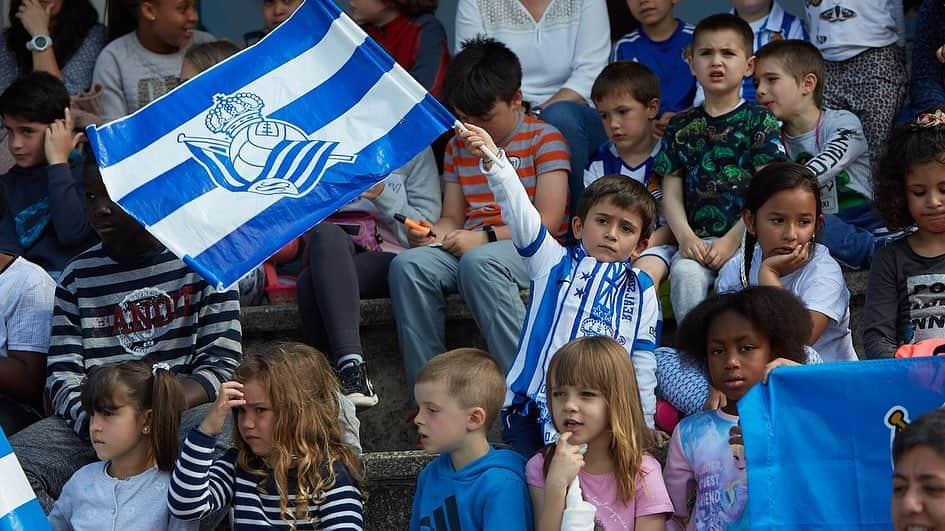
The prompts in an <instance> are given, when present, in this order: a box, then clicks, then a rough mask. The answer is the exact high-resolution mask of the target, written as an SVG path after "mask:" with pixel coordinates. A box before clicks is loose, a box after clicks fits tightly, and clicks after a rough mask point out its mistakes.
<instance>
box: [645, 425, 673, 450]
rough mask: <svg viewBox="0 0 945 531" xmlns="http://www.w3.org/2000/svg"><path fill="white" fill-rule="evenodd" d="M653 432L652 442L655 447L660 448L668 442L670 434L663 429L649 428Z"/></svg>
mask: <svg viewBox="0 0 945 531" xmlns="http://www.w3.org/2000/svg"><path fill="white" fill-rule="evenodd" d="M650 431H651V432H652V433H653V442H654V443H655V444H656V447H657V448H662V447H664V446H666V443H668V442H669V439H670V435H669V434H668V433H666V432H665V431H663V430H660V429H655V430H650Z"/></svg>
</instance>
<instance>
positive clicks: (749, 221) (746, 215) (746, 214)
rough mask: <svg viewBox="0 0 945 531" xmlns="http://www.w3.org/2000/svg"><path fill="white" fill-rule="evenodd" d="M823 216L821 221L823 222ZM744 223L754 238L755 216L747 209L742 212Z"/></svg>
mask: <svg viewBox="0 0 945 531" xmlns="http://www.w3.org/2000/svg"><path fill="white" fill-rule="evenodd" d="M822 218H823V216H821V221H823V219H822ZM742 221H744V222H745V230H746V231H748V233H749V234H751V235H752V236H754V235H755V216H754V214H752V213H751V211H750V210H748V209H747V208H746V209H745V210H742Z"/></svg>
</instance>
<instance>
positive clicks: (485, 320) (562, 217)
mask: <svg viewBox="0 0 945 531" xmlns="http://www.w3.org/2000/svg"><path fill="white" fill-rule="evenodd" d="M521 82H522V68H521V65H520V64H519V62H518V58H517V57H516V56H515V54H514V53H512V51H511V50H509V49H508V48H506V47H505V45H503V44H501V43H499V42H497V41H495V40H492V39H486V38H477V39H473V40H471V41H468V42H466V43H465V46H464V48H463V50H462V51H461V52H460V53H459V54H457V55H456V57H454V58H453V61H452V62H451V63H450V66H449V67H448V69H447V71H446V75H445V78H444V80H443V89H442V90H443V100H444V101H446V103H447V104H448V105H450V106H451V107H453V110H454V112H455V113H456V115H457V116H458V117H459V118H460V120H462V121H464V122H468V123H472V124H475V125H478V126H480V127H482V128H483V129H485V130H486V131H488V132H489V134H490V135H492V138H496V139H500V140H499V141H498V142H496V144H497V145H498V146H499V147H500V148H501V149H503V150H504V151H505V155H506V157H507V158H508V159H509V160H510V161H511V162H512V165H513V166H514V167H515V169H516V172H517V173H518V176H519V178H520V179H521V180H522V184H523V185H524V186H525V189H526V190H527V192H528V196H529V198H530V199H531V200H532V202H533V203H534V204H535V207H536V208H537V209H538V211H539V213H540V214H541V219H542V223H543V224H544V225H545V226H546V227H547V228H548V230H549V231H550V232H551V233H552V234H556V235H562V236H563V235H564V233H565V232H566V231H567V223H568V217H567V200H568V173H569V172H570V167H571V162H570V152H569V150H568V145H567V142H566V141H565V139H564V137H563V136H562V135H561V133H559V132H558V130H557V129H555V128H554V127H552V126H551V125H548V124H546V123H544V122H542V121H540V120H538V119H537V118H535V117H534V116H531V115H529V114H527V113H526V112H525V109H524V108H523V105H522V90H521ZM421 224H422V225H424V226H426V227H431V228H432V229H433V233H434V234H435V236H432V235H430V234H421V232H420V231H416V230H411V231H410V235H409V236H408V239H409V241H410V245H411V247H412V248H411V249H409V250H407V251H404V252H403V253H401V254H399V255H398V256H397V258H395V259H394V261H393V262H392V263H391V266H390V272H389V273H388V279H389V282H390V292H391V302H392V304H393V310H394V319H395V321H396V324H397V335H398V338H399V340H400V350H401V353H402V354H403V356H404V364H405V367H406V372H407V383H408V385H411V386H412V385H413V381H414V378H415V376H416V374H417V372H418V371H419V370H420V367H422V366H423V364H424V363H426V362H427V361H428V360H429V359H430V358H432V357H433V356H435V355H437V354H439V353H441V352H445V351H446V338H445V324H446V302H445V299H446V295H447V294H449V293H454V292H459V293H460V294H461V295H462V297H463V299H464V300H465V301H466V304H467V305H468V306H469V308H470V310H471V311H472V314H473V317H474V318H475V319H476V323H477V324H478V325H479V329H480V331H481V332H482V335H483V337H484V338H485V340H486V344H487V345H488V348H489V352H490V353H491V354H492V356H493V357H494V358H496V360H497V361H498V362H499V364H500V365H501V366H502V368H503V370H507V369H508V367H509V364H510V363H511V361H512V359H513V358H514V356H515V352H516V346H517V343H518V338H519V334H520V332H521V328H522V322H523V321H524V318H525V305H524V304H522V300H521V297H520V296H519V290H521V289H525V288H527V287H528V284H529V280H528V272H527V270H526V269H525V264H524V262H523V261H522V259H521V258H520V257H519V254H518V251H517V250H516V249H515V246H514V245H513V244H512V241H511V240H510V239H509V232H508V229H507V228H506V227H505V224H504V223H503V221H502V212H501V209H500V208H499V205H498V204H497V203H496V201H495V197H493V195H492V192H491V190H490V189H489V185H488V184H487V183H486V176H485V174H484V172H483V170H482V168H481V167H480V165H479V157H477V156H474V155H472V154H471V153H469V152H468V151H466V149H465V148H464V147H463V143H462V141H461V140H460V139H459V138H458V137H456V138H453V139H452V140H451V141H450V143H449V144H448V145H447V147H446V157H445V161H444V171H443V211H442V214H441V216H440V219H439V220H437V221H436V222H435V223H433V224H431V222H430V221H429V220H422V221H421Z"/></svg>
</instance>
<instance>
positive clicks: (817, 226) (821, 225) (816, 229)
mask: <svg viewBox="0 0 945 531" xmlns="http://www.w3.org/2000/svg"><path fill="white" fill-rule="evenodd" d="M822 228H824V215H823V214H821V215H819V216H817V223H816V224H814V236H817V233H818V232H820V229H822Z"/></svg>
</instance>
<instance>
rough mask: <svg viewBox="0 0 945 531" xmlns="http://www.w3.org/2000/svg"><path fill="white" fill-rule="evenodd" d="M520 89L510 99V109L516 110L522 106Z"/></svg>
mask: <svg viewBox="0 0 945 531" xmlns="http://www.w3.org/2000/svg"><path fill="white" fill-rule="evenodd" d="M522 98H523V96H522V89H518V90H517V91H516V92H515V96H513V97H512V107H515V108H518V107H521V106H522Z"/></svg>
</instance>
